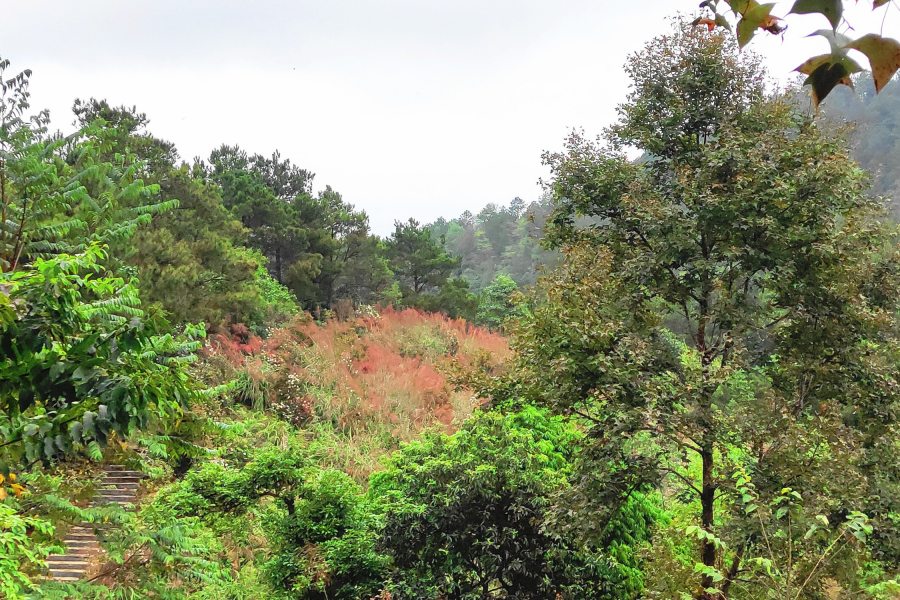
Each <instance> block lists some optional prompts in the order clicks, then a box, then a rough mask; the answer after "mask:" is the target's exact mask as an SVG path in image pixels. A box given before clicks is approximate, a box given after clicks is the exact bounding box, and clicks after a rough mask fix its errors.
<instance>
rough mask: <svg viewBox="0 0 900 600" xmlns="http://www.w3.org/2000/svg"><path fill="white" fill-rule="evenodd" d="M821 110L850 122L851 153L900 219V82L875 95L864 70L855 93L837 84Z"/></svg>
mask: <svg viewBox="0 0 900 600" xmlns="http://www.w3.org/2000/svg"><path fill="white" fill-rule="evenodd" d="M822 110H823V114H824V115H825V117H826V118H828V119H830V120H831V121H833V122H835V123H836V124H850V125H851V127H852V129H851V132H850V143H851V145H852V147H853V151H854V156H855V158H856V160H857V161H859V164H860V165H861V166H862V167H863V168H864V169H865V170H866V171H868V172H869V173H871V174H872V192H873V193H874V194H876V195H879V196H885V197H886V198H888V201H889V204H890V207H891V214H892V215H893V216H894V218H900V82H898V81H897V79H896V78H895V79H894V81H893V82H891V83H890V84H888V85H887V86H886V87H885V88H884V89H883V90H882V91H881V93H880V94H878V95H876V94H875V86H874V85H873V83H872V77H871V75H870V74H869V73H868V72H866V73H864V74H862V75H860V77H859V78H858V79H857V81H856V91H855V92H854V91H853V90H850V89H845V88H843V87H840V86H839V89H837V90H835V91H834V93H832V95H831V96H829V98H828V100H827V101H826V102H825V103H824V105H823V106H822Z"/></svg>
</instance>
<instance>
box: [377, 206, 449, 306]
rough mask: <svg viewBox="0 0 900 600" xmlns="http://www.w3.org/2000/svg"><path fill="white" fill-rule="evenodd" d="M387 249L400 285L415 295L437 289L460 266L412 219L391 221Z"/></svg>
mask: <svg viewBox="0 0 900 600" xmlns="http://www.w3.org/2000/svg"><path fill="white" fill-rule="evenodd" d="M387 250H388V255H389V257H390V260H391V269H392V270H393V272H394V274H395V275H396V277H397V279H398V280H399V281H400V283H401V286H406V287H407V288H408V289H409V291H410V292H411V294H412V295H416V296H417V295H421V294H426V293H434V292H436V291H437V290H438V289H439V288H440V287H441V286H442V285H443V284H444V282H446V281H447V279H448V278H449V277H450V274H451V272H452V271H453V269H454V268H456V267H457V266H458V265H459V259H455V258H453V257H451V256H450V255H449V254H447V252H446V250H444V248H443V247H442V245H441V244H440V243H439V240H436V239H434V238H432V237H431V231H430V230H429V229H428V228H426V227H423V226H422V225H421V224H420V223H419V222H418V221H416V220H415V219H410V220H409V221H407V222H405V223H403V222H401V221H397V222H396V223H395V224H394V233H393V234H391V237H390V239H389V240H388V241H387Z"/></svg>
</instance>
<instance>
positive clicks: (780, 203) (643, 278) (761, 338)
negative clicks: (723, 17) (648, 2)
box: [494, 23, 900, 599]
mask: <svg viewBox="0 0 900 600" xmlns="http://www.w3.org/2000/svg"><path fill="white" fill-rule="evenodd" d="M626 71H627V72H628V73H629V74H630V75H631V77H632V80H633V90H634V91H633V92H632V94H631V95H630V96H629V97H628V100H627V102H626V103H624V104H623V105H622V106H621V107H620V109H619V113H620V115H621V119H620V122H619V124H618V125H617V126H616V127H613V128H612V129H611V130H610V132H609V137H608V140H607V141H608V144H606V145H603V144H595V143H592V142H590V141H588V140H584V139H583V138H581V137H580V136H578V135H573V136H572V137H571V138H570V139H569V141H568V148H567V151H566V152H564V153H559V154H550V155H547V157H546V160H547V162H548V164H549V165H550V167H551V168H552V170H553V173H554V178H553V181H552V190H553V193H554V198H555V201H556V204H557V209H556V212H555V214H554V215H553V216H552V218H551V223H550V226H549V230H550V241H551V243H553V244H554V245H556V246H557V247H560V248H562V249H565V250H566V251H567V252H568V259H567V262H566V266H565V267H564V268H562V269H561V270H560V271H559V273H557V274H556V275H554V276H553V277H552V278H551V279H550V280H548V281H547V283H546V284H545V285H546V287H545V288H544V289H545V291H546V296H545V298H546V300H544V301H543V302H540V303H538V305H537V306H536V307H534V308H533V311H534V312H533V315H534V316H533V318H531V319H530V320H529V321H527V324H526V325H525V327H524V330H523V331H522V332H521V334H520V335H519V337H518V341H517V344H518V348H519V356H520V360H521V363H520V365H519V368H518V369H517V370H516V372H517V375H516V380H517V381H518V384H515V385H513V387H512V388H509V387H505V388H504V387H503V386H500V387H498V388H496V389H495V396H494V397H495V398H496V399H498V400H499V399H502V398H503V397H504V396H505V397H509V398H515V397H516V396H517V395H518V394H523V395H525V396H526V397H533V398H535V399H541V398H543V399H545V400H547V401H549V402H550V403H552V404H553V405H554V406H556V407H557V408H558V409H560V410H563V411H566V412H572V413H578V414H580V415H582V416H583V417H584V418H585V419H587V420H588V421H589V422H591V423H593V424H594V427H593V435H594V438H595V440H596V446H595V447H594V449H593V450H592V453H591V454H589V455H587V456H586V458H585V463H584V464H585V466H586V470H585V473H584V475H585V476H584V477H583V478H581V479H580V481H581V485H580V486H579V487H580V489H578V490H576V494H575V498H576V500H577V501H579V502H583V503H586V504H589V505H593V506H594V507H595V508H596V511H595V512H594V513H593V519H591V518H588V519H585V520H586V521H592V520H593V521H594V523H587V525H588V526H589V527H588V528H591V527H595V526H596V521H597V520H600V521H601V522H602V520H603V519H601V518H600V517H601V516H604V517H603V518H606V517H605V515H610V514H615V510H616V507H617V506H619V505H620V503H621V502H622V499H623V498H624V497H627V496H628V494H629V492H630V490H632V489H634V488H635V486H638V485H641V484H642V483H647V482H653V481H656V480H657V479H658V478H660V477H664V478H666V479H665V481H666V485H667V486H671V487H672V488H674V489H676V490H677V493H678V494H683V495H684V496H685V497H687V498H690V499H691V503H690V504H688V506H691V507H694V506H696V513H695V514H696V524H697V525H698V527H695V528H694V529H692V532H693V533H692V535H694V536H695V537H696V542H697V547H698V554H697V562H698V565H699V566H698V573H699V574H700V576H699V578H698V581H697V586H696V588H695V590H694V594H695V596H696V597H698V598H708V599H711V598H726V597H758V595H757V594H758V593H759V594H761V593H763V591H764V590H767V589H770V587H769V586H771V584H772V581H771V579H770V574H769V573H766V571H765V569H762V568H761V567H760V565H761V563H760V562H759V561H754V559H753V557H760V558H762V557H765V560H766V561H768V560H769V552H774V551H781V550H784V551H785V553H786V554H787V555H788V560H787V562H788V564H789V565H790V564H791V560H790V558H789V557H790V556H792V554H791V552H792V549H791V548H792V545H793V546H794V547H796V548H800V547H801V545H802V544H803V543H805V540H804V538H803V532H802V531H801V532H800V533H799V534H798V533H797V532H796V531H795V530H794V529H792V528H791V526H790V524H788V525H787V526H786V527H784V528H783V529H781V530H780V533H779V535H778V537H777V538H776V539H786V540H788V543H787V544H786V545H783V546H781V545H779V546H777V547H774V550H773V546H771V545H769V546H768V547H767V544H766V542H765V539H766V532H765V531H764V530H763V529H762V528H761V523H762V521H761V519H759V518H757V514H755V511H756V510H758V509H759V506H761V505H764V504H765V505H768V504H770V503H774V502H779V500H778V498H779V497H780V495H781V494H782V493H783V490H785V489H786V488H791V489H792V490H793V491H795V492H796V493H798V494H802V497H803V499H804V502H805V503H806V506H807V508H808V509H809V510H810V511H812V512H813V514H816V513H818V514H821V515H827V516H828V519H826V522H828V523H830V525H829V526H828V527H826V529H830V530H831V531H833V532H835V533H837V532H838V531H839V529H840V526H839V525H838V524H837V523H836V521H837V522H840V521H841V520H842V519H843V517H844V516H845V515H847V514H849V513H850V512H851V511H854V510H859V511H864V512H865V513H866V515H868V517H870V518H871V519H872V522H873V526H874V531H875V532H876V535H875V539H877V541H873V543H877V544H879V546H878V548H879V549H878V552H879V555H880V556H882V557H883V560H884V563H883V565H884V567H885V568H886V569H888V570H889V571H894V572H895V571H896V570H897V568H898V566H900V556H898V555H897V553H896V551H894V550H892V549H891V548H894V547H895V546H894V543H895V542H896V539H895V538H896V532H895V528H894V526H893V525H892V523H891V521H890V519H889V517H888V515H890V514H891V513H893V512H894V511H896V510H897V504H896V499H897V498H900V495H898V491H900V488H898V483H900V479H898V473H897V470H896V469H895V468H894V466H893V461H892V459H889V458H888V457H889V456H891V455H892V453H893V452H894V451H895V450H896V449H897V448H896V440H897V439H898V437H897V433H898V430H897V425H898V421H897V419H898V417H900V403H898V396H897V394H896V392H895V389H896V388H895V386H896V384H897V382H898V381H900V370H898V365H900V361H898V358H900V354H898V351H900V346H898V342H897V337H896V334H897V332H898V325H900V323H898V321H897V314H898V313H897V309H898V308H900V306H898V298H900V281H898V279H897V277H896V274H897V273H898V272H900V269H898V266H900V265H898V257H897V255H896V250H895V249H894V248H893V247H892V244H891V235H892V232H891V231H890V230H888V229H887V228H886V227H885V226H884V225H883V224H882V223H881V222H880V221H879V218H880V215H881V214H882V213H881V207H880V206H879V205H878V203H876V202H874V201H872V200H870V199H868V198H867V197H866V195H865V194H864V190H865V183H866V177H865V174H864V173H863V172H862V171H861V170H860V169H859V168H858V167H857V165H856V164H855V163H854V162H853V161H852V160H851V159H850V157H849V152H848V150H847V148H846V147H845V146H844V145H843V144H842V143H841V142H840V140H837V139H833V138H832V137H829V136H827V135H824V134H823V133H822V132H821V131H820V130H819V128H818V127H817V125H816V124H815V123H814V122H811V121H810V120H809V119H808V118H806V117H804V116H802V115H800V114H798V113H797V112H796V111H795V109H794V108H793V105H792V103H790V102H786V101H782V100H780V99H772V100H767V99H766V98H765V97H764V95H763V89H762V83H761V82H762V79H763V73H762V72H761V71H760V69H759V67H758V64H757V62H756V61H755V60H754V59H753V58H752V57H749V56H747V55H746V54H744V55H741V54H738V49H737V47H736V44H734V43H733V41H732V40H731V38H726V37H724V36H708V35H706V34H705V33H704V34H700V33H699V32H697V30H696V29H694V28H692V27H690V26H689V25H687V24H685V23H681V24H679V25H678V26H677V27H676V29H675V31H674V32H673V33H672V34H671V35H667V36H664V37H661V38H657V39H655V40H654V41H653V42H651V43H650V44H649V45H648V46H647V47H646V48H645V49H644V50H643V51H641V52H638V53H637V54H635V55H634V56H633V57H632V58H631V59H630V60H629V62H628V64H627V66H626ZM626 146H636V147H637V148H639V149H641V150H643V151H644V152H645V153H646V159H645V160H643V161H639V162H631V161H629V160H628V159H627V157H626V156H625V155H624V154H623V153H622V152H621V151H620V149H621V148H624V147H626ZM582 217H589V218H590V219H591V223H592V224H590V225H588V226H587V227H584V226H579V223H581V224H583V223H584V221H583V220H581V218H582ZM738 473H748V474H749V476H750V478H751V479H752V481H753V482H755V485H756V490H757V492H758V495H757V496H752V497H754V498H759V502H754V503H753V504H749V505H747V504H744V502H743V500H744V498H745V497H751V495H750V494H745V492H744V491H743V490H745V489H747V488H746V486H744V485H743V484H738V483H736V482H737V481H743V480H741V479H735V476H736V474H738ZM598 511H599V512H598ZM778 514H779V515H784V514H786V513H783V512H781V511H779V513H778ZM779 518H780V517H779ZM601 525H602V523H601ZM782 525H784V523H782ZM811 539H812V540H813V542H811V543H812V544H813V545H815V544H820V543H822V542H821V540H820V539H819V538H816V537H812V538H811ZM887 540H890V541H887ZM791 542H793V544H792V543H791ZM818 550H820V551H822V555H823V556H824V554H827V552H825V551H824V547H818ZM810 556H815V552H811V553H810V554H809V555H807V556H806V557H805V558H804V560H803V561H798V562H797V563H796V565H792V566H791V567H790V570H791V573H792V575H791V578H789V579H788V580H789V581H790V582H794V581H797V578H799V581H800V583H803V585H802V586H801V585H799V584H797V585H795V586H794V587H793V591H792V592H787V593H788V596H785V597H810V598H811V597H818V596H816V594H819V593H821V591H822V589H823V586H824V585H825V580H826V579H827V578H828V577H831V578H833V579H834V580H837V581H840V582H841V585H844V586H846V587H847V589H855V588H858V581H857V580H856V577H857V574H858V573H857V572H856V570H855V569H854V568H853V567H852V557H850V556H848V555H841V556H838V557H829V561H831V559H834V560H835V561H837V560H844V561H846V563H845V564H846V566H847V568H846V569H843V570H841V569H839V568H838V567H837V566H836V564H835V563H833V562H829V561H824V560H820V561H818V562H816V561H815V560H810ZM772 559H773V560H774V559H775V556H772ZM770 564H771V563H770ZM738 579H740V580H741V583H740V585H738V584H737V581H738ZM804 582H805V583H804ZM747 585H749V586H750V588H749V591H746V590H747ZM790 585H793V583H789V584H787V588H786V589H790ZM742 590H744V591H742ZM794 594H796V596H795V595H794Z"/></svg>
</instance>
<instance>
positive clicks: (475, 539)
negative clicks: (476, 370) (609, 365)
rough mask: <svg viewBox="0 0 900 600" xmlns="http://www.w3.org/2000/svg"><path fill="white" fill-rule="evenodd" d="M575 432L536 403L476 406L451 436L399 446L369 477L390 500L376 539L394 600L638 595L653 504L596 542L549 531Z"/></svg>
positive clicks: (375, 491) (639, 504)
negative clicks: (483, 409) (509, 410)
mask: <svg viewBox="0 0 900 600" xmlns="http://www.w3.org/2000/svg"><path fill="white" fill-rule="evenodd" d="M580 438H581V434H580V433H579V432H578V430H577V429H576V428H575V427H573V426H572V425H570V424H567V423H566V422H565V421H564V420H562V419H560V418H549V417H548V416H547V415H546V414H545V413H543V412H541V411H538V410H536V409H534V408H526V409H524V410H522V411H520V412H518V413H515V414H513V415H510V416H503V415H499V414H497V413H482V414H479V415H477V416H475V417H473V418H472V419H471V420H470V421H468V422H466V424H465V425H464V426H463V427H462V429H461V430H460V431H458V432H456V433H455V434H453V435H452V436H448V435H440V434H429V435H426V436H425V437H424V438H423V439H422V440H421V441H419V442H412V443H410V444H408V445H405V446H404V447H403V448H402V450H401V451H400V452H398V453H397V454H395V456H394V458H393V460H392V462H391V465H390V467H389V468H388V470H387V471H385V472H383V473H377V474H375V475H374V476H373V478H372V486H371V488H370V495H372V496H374V497H378V498H382V499H383V500H382V501H387V507H388V512H387V515H386V522H385V526H384V530H383V532H382V546H383V547H384V549H385V550H386V551H387V552H388V554H389V556H390V557H391V559H392V560H393V563H394V566H395V568H396V570H395V573H394V577H393V581H392V585H391V587H390V588H389V590H390V592H391V594H392V595H393V596H394V597H397V598H416V599H426V598H447V599H459V600H461V599H476V598H477V599H480V600H487V599H490V598H573V599H574V598H579V599H581V598H598V599H599V598H602V599H612V598H634V597H636V596H637V594H638V593H639V592H640V591H641V587H642V578H641V573H640V570H639V569H638V568H637V567H638V561H637V551H636V550H637V547H638V546H640V544H641V543H642V542H643V541H645V540H646V539H647V538H648V536H649V533H650V526H651V524H652V523H653V521H654V518H655V511H654V509H653V508H652V505H650V504H649V503H647V501H646V499H644V498H641V499H637V497H636V498H635V501H634V502H632V503H631V504H629V505H628V507H627V508H626V509H625V510H623V511H622V512H620V513H619V518H618V520H617V523H616V525H615V526H614V527H610V528H608V529H607V531H606V532H605V535H604V536H603V537H601V538H600V539H599V540H597V543H595V544H592V545H578V544H575V543H574V541H573V540H572V538H567V537H562V538H561V537H559V536H555V535H553V533H552V532H551V531H549V529H548V526H547V515H548V512H549V507H550V503H551V497H552V495H553V494H554V493H555V492H558V491H559V490H560V489H561V488H565V487H566V485H567V479H568V477H569V475H570V472H571V471H570V469H571V461H572V457H573V454H574V452H575V451H576V450H577V448H578V447H579V444H580Z"/></svg>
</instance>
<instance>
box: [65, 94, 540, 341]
mask: <svg viewBox="0 0 900 600" xmlns="http://www.w3.org/2000/svg"><path fill="white" fill-rule="evenodd" d="M74 112H75V115H76V118H77V121H78V125H79V126H80V127H82V128H85V127H89V126H92V124H94V126H97V127H100V128H102V130H103V132H104V133H103V135H104V139H105V144H104V148H103V156H102V158H104V159H111V158H112V157H114V156H116V155H119V154H124V153H132V154H133V155H134V159H135V160H136V161H137V162H138V164H139V165H140V167H139V168H140V173H138V175H139V176H140V178H141V179H142V180H143V181H144V182H145V184H147V185H149V186H153V189H154V190H155V196H154V198H153V201H154V202H156V203H158V204H159V205H160V206H161V207H164V208H165V210H160V211H158V212H159V214H158V216H157V218H155V219H153V221H152V223H146V224H144V225H143V226H142V227H140V228H139V229H138V230H137V231H136V233H135V235H134V236H132V237H130V238H129V239H128V241H127V243H126V244H125V245H124V246H123V247H122V248H119V249H117V251H116V252H114V254H115V255H116V256H117V257H119V258H120V260H121V261H122V262H123V263H124V264H126V265H127V266H128V267H129V268H131V269H132V270H133V274H134V275H135V276H137V277H138V279H139V280H140V282H141V286H140V287H141V296H142V299H143V300H144V301H145V302H146V303H148V304H150V305H157V306H159V307H161V308H162V309H163V310H164V311H165V312H166V313H168V314H169V315H171V318H172V320H173V321H175V322H178V323H187V322H204V323H206V324H207V325H208V326H210V327H212V328H216V327H220V326H222V325H225V324H227V323H236V322H243V323H249V324H251V325H254V326H257V327H260V326H263V325H264V324H267V323H269V324H271V323H272V322H273V321H276V322H277V321H278V320H279V318H281V317H283V316H284V315H286V314H289V313H291V312H293V311H294V310H296V309H297V308H300V309H303V310H308V311H311V312H313V313H320V311H322V310H323V309H329V308H332V307H334V306H335V305H336V304H337V303H338V302H340V301H342V300H344V301H346V300H349V301H352V302H354V303H357V304H375V303H382V304H385V305H386V304H394V305H398V306H410V307H417V308H422V309H424V310H429V311H436V312H437V311H439V312H444V313H446V314H448V315H449V316H451V317H464V318H468V319H469V320H475V319H476V318H478V315H479V310H480V309H479V306H480V305H481V304H482V297H484V298H485V299H486V300H487V302H488V304H489V306H488V305H486V307H484V308H482V309H481V312H485V311H486V313H485V314H487V313H490V314H491V315H492V316H490V317H488V318H489V321H490V322H491V323H493V324H497V325H499V323H500V322H502V320H503V319H504V318H505V316H508V313H509V311H510V310H511V305H510V304H509V303H508V299H509V298H508V296H509V293H510V292H512V291H514V289H515V288H516V287H517V286H516V285H512V286H511V285H510V279H509V276H511V277H512V281H515V283H516V284H519V285H522V284H531V283H533V282H534V279H535V275H534V273H535V272H536V269H535V267H536V265H537V264H538V263H539V262H541V261H542V260H544V257H543V253H542V251H541V250H540V249H539V248H538V246H537V241H536V235H535V234H537V233H538V232H539V230H540V228H541V223H540V219H541V218H542V217H540V215H542V214H544V213H545V212H546V210H545V209H544V207H543V206H542V205H541V204H538V203H535V204H534V205H532V207H530V208H529V210H528V212H527V214H526V211H525V209H524V205H523V203H522V202H521V201H520V200H518V199H517V200H516V201H514V202H513V204H512V205H511V206H510V207H509V208H497V207H496V206H494V205H489V206H488V207H486V208H485V209H484V210H483V211H482V212H481V213H479V215H478V217H472V216H471V215H463V216H462V217H461V218H459V219H455V220H453V221H450V222H446V221H443V220H441V221H438V222H437V223H435V224H432V225H430V226H425V225H422V224H420V223H419V222H417V221H415V220H414V219H410V220H408V221H402V222H401V221H398V222H397V223H396V227H395V231H394V232H393V234H392V235H390V236H388V237H386V238H380V237H378V236H375V235H373V234H372V233H371V231H370V230H369V222H368V216H367V215H366V213H365V212H363V211H361V210H358V209H356V208H355V207H354V206H353V205H351V204H349V203H348V202H346V201H344V199H343V198H342V197H341V194H340V193H339V192H337V191H336V190H334V189H332V188H331V187H330V186H327V187H326V188H325V189H324V190H322V191H319V192H318V193H315V192H314V191H313V179H314V174H313V173H311V172H309V171H307V170H305V169H302V168H300V167H298V166H297V165H294V164H293V163H291V161H290V160H289V159H285V158H282V157H281V155H280V154H279V153H278V152H275V153H273V154H272V155H271V156H270V157H266V156H262V155H259V154H256V155H251V154H249V153H248V152H246V151H245V150H243V149H241V148H240V147H238V146H227V145H223V146H221V147H220V148H218V149H216V150H214V151H213V152H212V153H211V154H210V156H209V159H208V160H206V161H203V160H195V161H194V162H193V163H191V164H188V163H186V162H183V161H181V160H180V158H179V155H178V152H177V150H176V148H175V146H174V145H173V144H172V143H170V142H167V141H164V140H160V139H158V138H156V137H154V136H153V135H152V134H151V133H150V132H149V131H148V129H147V126H148V118H147V116H146V115H145V114H142V113H139V112H138V111H137V110H136V109H135V108H130V109H129V108H126V107H112V106H110V105H109V104H108V103H107V102H105V101H98V100H94V99H92V100H90V101H87V102H82V101H77V102H76V103H75V107H74ZM533 215H538V218H534V217H533ZM498 275H499V276H500V278H499V279H497V277H498ZM495 280H496V281H495ZM492 283H494V284H496V285H494V286H493V287H491V284H492ZM486 288H490V289H488V290H487V293H486V294H485V293H484V292H485V290H486ZM501 290H502V291H505V297H504V298H502V299H500V300H502V301H501V302H500V303H499V305H498V298H497V294H498V293H499V291H501ZM498 306H499V307H500V308H499V310H501V313H502V314H497V310H498Z"/></svg>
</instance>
